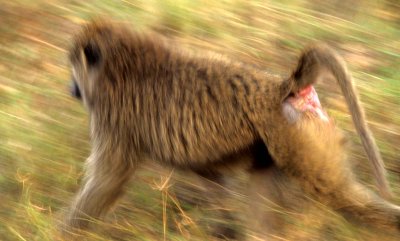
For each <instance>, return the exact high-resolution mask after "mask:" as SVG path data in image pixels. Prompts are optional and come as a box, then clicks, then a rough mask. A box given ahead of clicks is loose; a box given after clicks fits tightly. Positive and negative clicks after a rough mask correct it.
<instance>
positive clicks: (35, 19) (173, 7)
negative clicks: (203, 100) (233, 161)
mask: <svg viewBox="0 0 400 241" xmlns="http://www.w3.org/2000/svg"><path fill="white" fill-rule="evenodd" d="M0 5H1V8H0V240H5V241H8V240H57V239H59V237H58V236H57V233H56V229H57V224H58V222H59V220H60V219H61V217H62V216H63V212H65V210H66V208H67V207H68V205H69V203H70V201H71V198H72V197H73V196H74V193H76V191H77V190H78V188H79V183H80V181H81V179H82V175H83V162H84V160H85V159H86V157H87V156H88V153H89V142H88V133H89V131H88V120H87V114H86V112H85V110H84V108H83V106H82V105H81V103H79V102H78V101H76V100H74V99H73V98H71V97H70V94H69V79H70V70H69V63H68V59H67V50H68V47H69V44H70V43H71V38H72V36H73V33H74V32H75V31H77V30H79V26H80V25H81V24H82V23H84V22H85V21H87V20H89V19H90V18H91V17H95V16H97V17H98V16H100V17H104V18H107V19H109V20H110V21H114V22H120V23H123V24H128V25H130V27H131V28H132V29H140V30H143V31H146V30H152V31H157V32H160V33H162V34H164V35H166V36H169V37H170V38H174V39H176V40H177V41H179V42H180V43H182V45H183V46H187V47H188V48H203V49H207V50H213V51H215V52H219V53H223V54H225V55H227V56H229V57H231V58H234V59H238V60H241V61H244V62H246V63H250V64H254V65H256V66H259V67H260V68H264V69H268V70H270V71H271V72H274V73H278V74H282V75H288V74H290V73H289V69H290V68H292V67H293V66H294V64H295V63H296V61H297V58H296V56H298V54H299V52H300V51H301V49H302V48H303V47H304V46H306V45H308V44H310V43H313V42H315V41H323V42H327V43H329V44H330V45H332V46H334V47H335V48H336V49H338V50H339V51H340V53H341V54H342V55H343V56H344V57H345V59H346V61H347V63H348V65H349V68H350V69H351V71H352V73H353V76H354V80H355V84H356V85H357V87H358V89H359V92H360V95H361V99H362V102H363V103H364V107H365V108H366V112H367V117H368V119H369V124H370V127H371V129H372V131H373V133H374V134H375V137H376V139H377V143H378V145H379V147H380V149H381V152H382V155H383V159H384V160H385V163H386V167H387V169H388V171H389V179H390V183H391V186H392V188H393V191H394V194H395V198H394V202H396V203H397V204H400V175H399V174H400V14H399V13H400V2H399V1H397V0H350V1H338V0H326V1H318V0H267V1H262V0H221V1H207V0H160V1H156V0H137V1H135V0H121V1H111V0H110V1H106V0H98V1H74V0H50V1H49V0H46V1H45V0H43V1H41V0H36V1H29V0H15V1H4V0H0ZM317 89H318V92H319V95H320V99H321V102H322V103H323V105H324V106H325V108H327V109H328V112H329V114H330V115H331V116H332V117H334V118H335V119H336V122H337V124H338V125H339V126H340V127H341V128H342V129H344V130H345V133H346V135H347V136H348V137H349V139H350V140H351V142H352V146H351V148H350V150H349V152H350V154H351V155H350V157H351V158H350V161H351V163H352V165H353V166H354V169H355V170H356V172H357V174H358V177H359V178H360V179H361V180H362V182H363V183H365V184H366V185H367V186H369V187H370V188H371V189H375V186H374V181H373V180H374V179H373V176H372V172H371V169H370V166H369V163H368V162H367V160H366V158H365V154H364V152H363V150H362V147H361V145H360V142H359V138H358V137H357V135H356V134H355V131H354V127H353V125H352V123H351V119H350V116H349V113H348V111H347V109H346V106H345V103H344V101H343V98H342V96H341V94H340V91H339V90H338V88H337V87H336V85H332V84H327V83H321V84H320V85H319V86H317ZM170 174H171V170H170V169H167V168H163V167H159V166H157V165H155V164H151V163H149V164H147V166H145V167H143V168H142V169H141V170H140V171H139V172H138V173H137V175H136V176H135V178H134V180H133V181H132V182H131V184H130V185H129V187H128V188H127V193H126V195H125V196H124V197H123V198H122V200H121V201H120V202H119V204H118V205H117V206H116V208H115V209H114V210H113V211H112V212H111V213H110V214H109V215H108V217H107V220H106V222H104V223H102V222H99V224H98V225H100V227H101V229H102V230H104V232H96V233H94V232H92V233H87V235H86V236H87V237H86V239H87V240H163V239H164V238H165V239H166V240H215V238H214V237H213V236H212V235H211V233H212V232H211V231H210V230H211V229H212V227H213V225H215V224H216V223H221V222H226V220H223V219H220V218H218V216H216V215H214V214H215V209H218V208H226V207H227V206H229V209H230V210H231V211H232V213H235V214H236V215H237V216H239V217H240V216H243V215H244V211H243V203H245V202H246V201H249V200H246V199H247V197H246V196H244V195H242V194H241V193H242V192H241V191H242V190H243V189H244V187H245V185H244V184H243V183H245V179H246V177H245V176H244V175H241V174H240V173H238V174H237V175H236V176H235V177H232V181H231V182H232V184H233V185H232V187H233V189H235V190H232V194H233V195H232V198H231V199H230V200H229V205H228V204H226V205H227V206H225V204H223V205H222V206H221V207H215V206H214V207H212V208H209V206H207V205H203V204H204V203H206V202H207V201H206V200H205V199H204V196H205V195H204V192H205V191H207V190H205V188H204V187H203V186H202V185H201V182H200V181H201V180H199V178H198V177H196V176H194V175H191V174H188V173H181V172H178V171H174V173H173V175H172V178H171V179H168V177H169V176H170ZM166 181H168V183H165V182H166ZM163 184H166V185H164V187H163V188H160V187H161V186H162V185H163ZM293 198H299V199H300V198H303V199H307V197H293ZM250 201H251V200H250ZM311 202H312V201H311ZM313 204H314V205H313V208H309V210H308V212H307V214H305V213H296V212H292V211H285V209H283V208H279V207H278V208H276V210H277V211H278V212H280V213H281V215H283V216H284V217H285V220H286V221H287V223H288V225H289V226H290V227H291V228H289V229H288V231H287V232H286V233H285V234H282V237H280V236H279V237H278V236H277V237H272V239H276V240H295V239H297V240H371V241H373V240H378V239H379V240H381V241H382V240H398V239H396V237H393V236H388V235H386V234H385V233H384V232H380V231H379V230H371V228H370V227H360V226H355V225H353V224H350V223H348V222H347V221H346V220H345V219H344V218H343V217H341V216H340V215H338V214H336V213H334V212H332V211H331V210H330V209H328V208H326V207H324V206H323V205H319V204H318V203H315V202H313ZM265 208H271V207H269V206H268V203H266V204H265ZM239 220H240V219H239ZM230 222H232V227H233V228H234V229H237V231H238V232H239V233H240V232H244V231H243V230H244V229H243V226H244V224H243V222H241V221H230Z"/></svg>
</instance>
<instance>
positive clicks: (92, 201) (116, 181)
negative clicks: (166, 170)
mask: <svg viewBox="0 0 400 241" xmlns="http://www.w3.org/2000/svg"><path fill="white" fill-rule="evenodd" d="M86 164H87V166H86V168H87V170H86V177H85V181H84V182H85V184H84V186H83V187H82V189H81V190H80V192H79V193H78V195H77V196H76V198H75V200H74V202H73V204H72V207H71V211H70V213H69V216H68V218H67V222H66V224H67V228H79V229H84V228H87V226H88V225H89V220H90V219H91V218H100V217H101V216H102V215H103V214H105V213H106V212H107V211H108V210H109V208H110V207H111V206H112V204H113V203H114V202H115V201H116V199H117V198H118V197H119V196H120V194H121V193H122V190H123V186H124V184H125V183H126V182H127V181H128V180H129V179H130V177H131V175H132V173H133V171H134V163H133V162H131V160H130V159H129V158H128V157H126V156H125V157H124V156H123V152H121V151H110V150H108V151H97V152H93V153H92V155H91V156H90V157H89V158H88V160H87V163H86Z"/></svg>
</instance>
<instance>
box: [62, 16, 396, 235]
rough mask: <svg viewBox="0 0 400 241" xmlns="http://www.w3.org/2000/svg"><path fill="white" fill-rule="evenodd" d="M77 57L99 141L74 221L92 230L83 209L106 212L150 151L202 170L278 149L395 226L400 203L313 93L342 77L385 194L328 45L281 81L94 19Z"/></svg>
mask: <svg viewBox="0 0 400 241" xmlns="http://www.w3.org/2000/svg"><path fill="white" fill-rule="evenodd" d="M70 60H71V63H72V72H73V77H74V84H75V86H74V91H73V93H75V96H77V97H78V96H81V97H82V100H83V102H84V104H85V106H86V107H87V109H88V111H89V115H90V128H91V142H92V151H91V155H90V157H89V158H88V159H87V162H86V164H87V165H86V168H87V170H86V172H87V173H86V178H85V181H84V182H85V184H84V187H83V188H82V189H81V191H80V192H79V194H78V195H77V197H76V199H75V201H74V203H73V205H72V210H71V211H70V214H69V216H68V219H67V225H68V227H75V228H85V227H86V226H87V225H88V221H87V216H90V217H94V218H99V217H101V216H102V215H103V214H105V213H106V212H107V210H108V209H109V208H110V206H111V205H112V204H113V203H114V202H115V201H116V199H117V197H118V196H119V195H120V193H121V192H122V189H123V186H124V184H125V183H126V182H127V181H128V180H129V178H130V177H131V175H132V174H133V172H134V170H135V168H136V167H137V165H139V164H140V162H141V161H142V160H143V159H152V160H157V161H159V162H162V163H166V164H170V165H172V166H175V167H179V168H182V169H190V170H194V171H196V172H203V173H204V172H207V171H217V170H219V169H220V168H221V167H224V166H233V165H234V163H241V162H245V161H246V162H250V165H252V167H253V168H252V169H253V170H256V169H259V167H260V166H263V165H265V164H266V163H264V161H265V162H267V159H271V160H273V162H274V167H276V168H277V169H279V170H281V171H282V172H284V173H285V174H286V175H291V176H292V177H294V178H296V179H297V180H298V181H299V184H300V185H301V186H302V187H303V188H304V189H305V190H307V191H308V192H310V193H313V194H315V195H316V196H317V197H319V198H321V200H324V201H325V202H327V203H329V204H330V205H331V206H332V207H334V208H335V209H340V210H344V211H347V212H348V213H351V214H352V215H353V216H356V217H359V218H360V219H362V220H366V221H369V222H370V223H371V224H373V225H384V226H388V227H395V228H398V226H399V217H400V209H399V208H398V207H397V206H394V205H392V204H389V203H387V202H386V201H384V200H382V199H381V198H379V197H377V196H375V195H373V194H372V193H370V192H369V191H367V190H366V188H364V187H363V186H361V185H360V184H359V183H358V182H357V181H356V180H355V179H354V178H353V175H352V173H351V171H350V170H349V169H348V168H347V166H346V163H345V162H346V157H345V152H344V151H343V140H342V136H341V134H340V131H338V130H337V129H336V127H335V126H334V125H333V124H332V123H331V122H329V120H327V119H326V118H327V117H326V115H325V114H324V113H322V112H321V109H320V106H319V103H318V101H317V100H316V99H311V97H312V96H311V95H312V94H313V88H312V84H313V83H314V82H315V81H316V79H317V78H318V77H321V76H327V75H328V73H329V74H332V75H333V77H334V78H335V79H337V81H338V83H339V84H340V86H341V87H342V91H343V93H344V95H345V97H346V102H347V103H348V105H349V108H350V111H351V113H352V115H353V120H354V123H355V126H356V128H357V130H358V131H359V133H360V135H361V139H362V141H363V143H365V147H366V150H367V153H368V156H369V158H370V159H372V160H373V161H374V163H378V165H375V168H374V170H376V171H377V173H378V175H377V176H378V180H379V183H380V184H381V185H380V186H381V190H384V192H387V190H388V189H387V184H386V183H385V177H384V175H383V174H384V170H383V166H382V164H381V163H379V160H380V157H379V154H378V151H377V148H376V146H375V143H374V142H373V138H372V136H371V135H370V133H369V131H368V129H367V127H366V125H365V120H364V115H363V112H362V110H361V108H360V105H359V103H358V98H357V95H356V94H355V91H354V88H353V86H352V83H351V79H350V75H349V74H348V72H347V70H346V67H345V65H344V63H343V61H342V60H341V58H339V57H338V56H337V55H336V54H335V53H334V52H333V51H332V50H330V49H329V48H328V47H326V46H324V45H316V46H314V47H311V48H309V49H307V50H306V51H305V52H304V53H303V54H302V56H301V58H300V61H299V65H298V67H297V69H296V70H295V71H294V72H293V75H292V76H291V77H290V78H288V79H282V78H281V77H278V76H273V75H270V74H268V73H266V72H264V71H262V70H259V69H256V68H254V67H250V66H246V65H244V64H242V63H239V62H235V61H230V60H227V59H225V58H221V57H218V56H215V55H213V56H211V55H206V56H197V55H194V54H190V53H186V52H183V51H182V50H179V49H178V48H176V47H173V46H172V45H171V44H170V43H168V41H166V40H163V39H162V38H161V37H160V36H157V35H152V34H138V33H135V32H130V31H128V30H127V29H126V28H124V27H120V26H113V25H110V24H107V23H105V22H102V21H94V22H91V23H90V24H88V25H86V26H85V27H84V28H83V30H82V31H81V32H80V33H79V34H78V35H77V36H76V38H75V40H74V44H73V47H72V49H71V51H70ZM301 101H306V102H307V103H308V104H309V105H308V106H306V108H304V107H305V106H304V105H302V104H301ZM316 113H317V114H316ZM324 119H325V120H324ZM260 145H261V149H263V150H261V154H259V153H260V152H259V151H258V150H259V149H260ZM266 148H267V149H268V151H267V149H266ZM251 185H257V184H256V183H255V184H253V183H251ZM348 193H351V195H348Z"/></svg>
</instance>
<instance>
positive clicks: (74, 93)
mask: <svg viewBox="0 0 400 241" xmlns="http://www.w3.org/2000/svg"><path fill="white" fill-rule="evenodd" d="M71 95H72V96H73V97H75V98H77V99H78V100H80V99H82V95H81V91H80V90H79V87H78V85H77V84H76V82H75V80H72V84H71Z"/></svg>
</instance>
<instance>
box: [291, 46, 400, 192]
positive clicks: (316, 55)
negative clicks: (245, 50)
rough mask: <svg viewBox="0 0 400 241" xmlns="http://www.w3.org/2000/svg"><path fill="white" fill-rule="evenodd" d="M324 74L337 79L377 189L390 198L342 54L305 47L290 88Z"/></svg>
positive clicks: (374, 144)
mask: <svg viewBox="0 0 400 241" xmlns="http://www.w3.org/2000/svg"><path fill="white" fill-rule="evenodd" d="M325 74H331V75H333V77H334V78H335V79H336V80H337V82H338V84H339V86H340V88H341V90H342V93H343V95H344V97H345V100H346V103H347V106H348V108H349V111H350V113H351V116H352V119H353V123H354V126H355V127H356V130H357V133H358V134H359V135H360V138H361V142H362V144H363V146H364V150H365V152H366V153H367V156H368V159H369V160H370V162H371V164H372V167H373V170H374V174H375V177H376V180H377V186H378V189H379V192H380V194H381V196H383V197H384V198H390V197H391V195H392V194H391V191H390V187H389V184H388V182H387V179H386V170H385V166H384V163H383V161H382V158H381V155H380V153H379V149H378V147H377V145H376V143H375V139H374V137H373V135H372V133H371V131H370V130H369V128H368V126H367V124H366V118H365V114H364V110H363V108H362V107H361V105H360V101H359V97H358V94H357V91H356V89H355V87H354V85H353V82H352V77H351V74H350V73H349V72H348V70H347V67H346V63H345V62H344V60H343V58H342V57H340V56H339V55H338V54H337V53H336V52H335V51H334V50H332V49H331V48H330V47H328V46H327V45H324V44H317V45H314V46H311V47H309V48H307V49H306V50H305V51H304V52H303V54H302V55H301V57H300V60H299V63H298V65H297V68H296V70H295V71H294V72H293V75H292V78H291V79H292V80H294V86H293V91H294V92H297V91H299V90H301V89H303V88H305V87H307V86H308V85H310V84H314V83H315V82H316V81H317V80H318V78H320V77H323V75H325Z"/></svg>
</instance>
